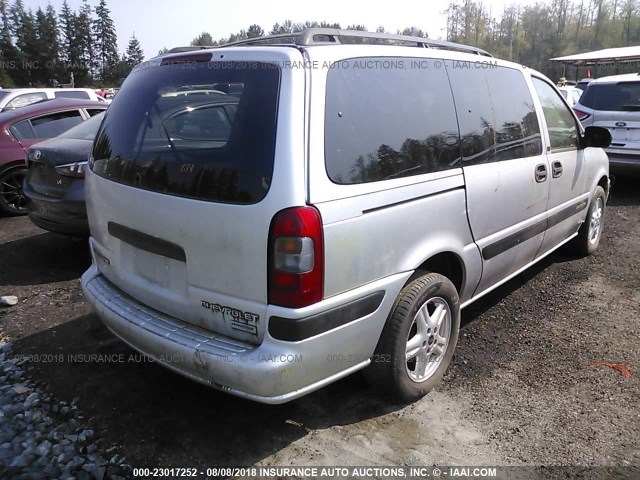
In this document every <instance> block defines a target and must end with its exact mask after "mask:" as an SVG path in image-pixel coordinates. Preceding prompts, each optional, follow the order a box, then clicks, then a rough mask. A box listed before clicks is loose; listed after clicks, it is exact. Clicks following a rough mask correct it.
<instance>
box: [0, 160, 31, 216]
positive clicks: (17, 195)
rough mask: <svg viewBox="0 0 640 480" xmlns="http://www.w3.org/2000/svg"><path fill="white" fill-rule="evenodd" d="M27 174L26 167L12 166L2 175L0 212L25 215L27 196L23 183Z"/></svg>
mask: <svg viewBox="0 0 640 480" xmlns="http://www.w3.org/2000/svg"><path fill="white" fill-rule="evenodd" d="M26 176H27V169H26V168H22V167H19V168H12V169H10V170H7V171H6V172H4V173H3V174H1V175H0V212H3V213H5V214H7V215H25V214H26V213H27V198H26V197H25V195H24V192H23V191H22V184H23V182H24V179H25V177H26Z"/></svg>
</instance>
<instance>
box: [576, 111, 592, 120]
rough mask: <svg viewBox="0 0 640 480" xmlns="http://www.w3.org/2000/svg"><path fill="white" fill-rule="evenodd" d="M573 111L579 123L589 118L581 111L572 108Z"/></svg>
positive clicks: (587, 114) (588, 115)
mask: <svg viewBox="0 0 640 480" xmlns="http://www.w3.org/2000/svg"><path fill="white" fill-rule="evenodd" d="M573 111H574V112H576V117H578V120H580V121H583V120H586V119H587V118H589V117H590V116H591V114H590V113H587V112H583V111H582V110H578V109H577V108H574V109H573Z"/></svg>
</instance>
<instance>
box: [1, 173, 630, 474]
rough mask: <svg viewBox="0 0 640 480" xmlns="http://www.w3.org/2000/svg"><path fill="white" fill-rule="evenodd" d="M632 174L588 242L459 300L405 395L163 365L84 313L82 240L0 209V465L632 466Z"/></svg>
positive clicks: (352, 383)
mask: <svg viewBox="0 0 640 480" xmlns="http://www.w3.org/2000/svg"><path fill="white" fill-rule="evenodd" d="M636 185H637V181H636V179H631V180H628V181H626V182H625V181H618V182H617V183H616V184H615V185H614V190H613V194H612V198H611V199H610V202H609V205H608V209H607V213H606V221H605V230H604V237H603V240H602V243H601V245H600V249H599V250H598V252H596V254H594V255H592V256H591V257H588V258H573V257H569V256H566V255H565V254H563V253H558V254H554V255H552V256H550V257H548V258H547V259H545V260H544V261H542V262H541V263H539V264H537V265H536V266H535V267H533V268H532V269H530V270H529V271H527V272H526V273H524V274H522V275H520V276H518V277H517V278H515V279H514V280H513V281H511V282H509V283H507V284H506V285H504V286H503V287H501V288H500V289H498V290H496V291H495V292H493V293H492V294H490V295H488V296H487V297H485V298H483V299H481V300H480V301H478V302H476V303H475V304H473V305H471V306H470V307H469V308H467V309H465V310H464V311H463V315H462V320H463V327H462V330H461V335H460V341H459V344H458V350H457V353H456V355H455V357H454V361H453V364H452V366H451V367H450V369H449V371H448V372H447V375H446V376H445V379H444V382H443V383H442V385H441V386H440V387H438V388H437V389H436V390H435V391H433V392H432V393H430V394H429V395H428V396H427V397H425V398H424V399H422V400H421V401H419V402H416V403H415V404H413V405H409V406H403V405H393V404H389V403H388V402H386V401H385V400H384V398H381V397H380V396H379V395H378V393H377V392H376V391H374V390H372V389H370V388H369V387H368V386H367V384H366V383H365V382H364V380H363V379H362V377H361V376H360V375H354V376H351V377H349V378H347V379H344V380H342V381H340V382H337V383H335V384H333V385H330V386H328V387H326V388H324V389H322V390H320V391H318V392H315V393H313V394H311V395H308V396H306V397H304V398H302V399H299V400H296V401H294V402H291V403H289V404H286V405H280V406H267V405H261V404H256V403H252V402H249V401H244V400H241V399H237V398H234V397H231V396H228V395H225V394H223V393H220V392H217V391H214V390H211V389H209V388H206V387H204V386H202V385H199V384H196V383H194V382H192V381H189V380H187V379H185V378H183V377H180V376H178V375H176V374H173V373H171V372H169V371H167V370H165V369H164V368H162V367H160V366H159V365H157V364H154V363H152V362H148V361H145V360H144V359H143V358H141V357H140V356H139V355H137V354H136V353H135V352H133V351H132V350H130V349H129V348H128V347H127V346H126V345H124V344H123V343H122V342H121V341H119V340H118V339H116V338H114V336H113V335H112V334H111V333H110V332H109V331H108V330H107V329H106V328H105V327H104V326H103V325H102V323H101V322H100V321H99V320H98V319H97V318H96V316H95V315H93V314H91V313H90V312H89V310H88V308H87V304H86V302H85V301H84V298H83V297H82V293H81V291H80V287H79V282H78V278H79V276H80V275H81V274H82V272H83V271H84V270H85V269H86V268H87V266H88V265H89V257H88V252H87V249H86V247H85V246H84V245H83V244H82V243H78V242H73V241H72V240H70V239H68V238H65V237H62V236H58V235H54V234H51V233H45V232H44V231H42V230H39V229H38V228H36V227H35V226H33V225H32V224H30V223H29V221H28V219H26V218H24V217H23V218H0V265H1V266H2V268H0V295H3V296H4V295H15V296H17V297H18V303H17V304H16V305H15V306H10V307H0V340H2V341H3V343H2V352H1V353H0V411H1V412H2V413H1V416H0V478H2V479H3V480H4V479H5V478H13V477H15V478H32V476H29V475H30V474H29V468H32V469H33V471H34V472H36V473H40V474H43V472H44V468H45V467H34V465H38V464H45V463H46V464H47V467H49V468H55V469H57V470H56V471H55V472H54V471H53V470H51V476H50V477H49V478H55V475H59V478H66V477H72V478H78V477H79V476H84V478H98V477H99V476H100V474H101V473H104V474H106V476H105V478H108V477H109V476H110V475H115V476H123V477H127V476H128V475H130V473H131V468H132V467H129V466H128V465H126V464H130V465H133V466H148V467H154V466H176V467H177V466H181V467H189V466H196V467H207V466H216V465H217V466H220V465H227V466H271V465H339V466H344V465H373V466H383V465H552V466H558V467H560V468H561V470H559V474H560V475H561V476H562V475H565V476H566V478H575V477H576V476H578V473H576V471H575V470H562V468H563V467H567V468H568V467H580V468H584V469H588V470H587V473H580V474H579V476H580V478H603V479H605V478H606V479H609V478H634V479H637V478H639V477H638V470H637V469H638V467H639V466H640V381H639V380H638V378H639V375H640V342H639V339H640V262H639V259H640V241H639V240H638V239H639V238H640V192H639V191H638V189H637V186H636ZM8 342H11V343H8ZM8 345H9V346H8ZM51 359H53V360H52V361H47V360H51ZM597 362H608V363H609V364H620V365H624V366H626V367H627V368H628V370H629V372H630V373H631V377H626V376H624V375H623V374H622V373H623V372H621V371H618V370H615V369H612V368H608V367H607V366H605V365H602V364H598V363H597ZM29 399H30V400H29ZM83 432H84V434H83ZM91 432H92V433H93V434H92V435H91V434H89V433H91ZM76 435H77V437H76ZM23 443H24V445H23ZM41 453H42V454H43V455H40V454H41ZM25 454H27V457H23V460H18V458H20V455H25ZM60 455H63V457H62V458H60ZM114 456H115V458H113V457H114ZM124 457H126V460H125V459H124ZM27 460H28V461H27ZM22 461H24V464H22V463H21V462H22ZM69 462H71V463H72V465H70V464H69ZM11 464H14V465H20V466H21V468H19V469H14V468H13V467H10V466H9V465H11ZM27 465H31V467H28V466H27ZM92 465H93V466H92ZM105 467H107V469H105V470H102V469H104V468H105ZM596 467H612V468H614V470H611V471H606V472H604V473H603V471H600V473H599V474H598V475H599V476H598V475H596V473H597V472H598V471H596V470H589V469H593V468H596ZM20 475H24V477H20ZM113 478H116V477H113ZM538 478H545V479H546V478H549V475H547V474H542V475H539V476H538Z"/></svg>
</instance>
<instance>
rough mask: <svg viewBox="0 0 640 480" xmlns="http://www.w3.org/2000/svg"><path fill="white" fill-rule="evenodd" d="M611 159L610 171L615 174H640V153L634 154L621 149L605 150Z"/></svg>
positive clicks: (634, 152)
mask: <svg viewBox="0 0 640 480" xmlns="http://www.w3.org/2000/svg"><path fill="white" fill-rule="evenodd" d="M605 152H606V153H607V157H609V169H610V170H611V172H613V173H636V174H638V173H640V151H638V150H634V151H633V153H630V152H628V151H624V150H620V149H605Z"/></svg>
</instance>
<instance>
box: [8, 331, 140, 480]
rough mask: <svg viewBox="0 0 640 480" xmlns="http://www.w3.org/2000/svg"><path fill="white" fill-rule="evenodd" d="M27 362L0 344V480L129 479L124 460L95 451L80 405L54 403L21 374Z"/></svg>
mask: <svg viewBox="0 0 640 480" xmlns="http://www.w3.org/2000/svg"><path fill="white" fill-rule="evenodd" d="M27 361H28V359H27V358H22V359H21V358H20V357H19V356H16V355H13V345H12V344H11V343H6V342H4V341H0V478H16V479H22V478H24V479H33V480H35V479H41V478H42V479H55V478H60V479H86V480H93V479H97V480H102V479H103V478H112V479H113V480H118V479H122V478H126V477H128V476H129V474H130V472H131V467H130V466H129V465H127V464H125V463H124V459H123V458H120V456H119V455H118V454H114V455H112V456H111V457H109V456H108V454H109V453H110V452H113V451H114V450H116V448H115V447H112V448H110V449H100V445H99V444H98V443H96V440H97V438H96V433H95V431H94V430H92V429H91V428H88V427H87V425H88V422H87V421H86V420H85V419H84V417H83V416H82V415H80V414H79V412H78V407H77V402H78V400H79V399H78V398H74V399H73V400H72V401H71V403H68V402H66V401H60V402H58V401H56V400H55V399H53V398H52V396H51V395H50V394H49V393H47V391H46V386H43V385H38V384H37V383H35V382H34V381H32V380H30V379H29V378H28V375H26V374H25V371H24V370H23V368H22V366H23V365H24V364H25V363H26V362H27ZM89 423H90V422H89ZM99 451H101V453H98V452H99ZM103 455H107V456H106V457H105V456H103Z"/></svg>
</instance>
